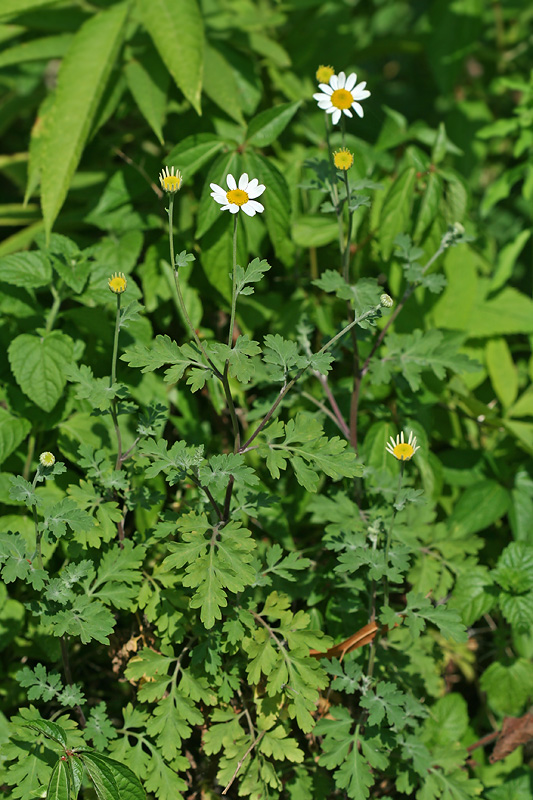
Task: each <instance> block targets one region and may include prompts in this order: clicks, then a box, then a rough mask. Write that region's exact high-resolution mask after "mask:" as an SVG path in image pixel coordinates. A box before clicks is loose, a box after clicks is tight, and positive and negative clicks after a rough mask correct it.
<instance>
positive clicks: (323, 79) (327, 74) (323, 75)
mask: <svg viewBox="0 0 533 800" xmlns="http://www.w3.org/2000/svg"><path fill="white" fill-rule="evenodd" d="M332 75H335V70H334V69H333V67H325V66H324V65H323V64H321V65H320V66H319V68H318V69H317V71H316V79H317V81H318V82H319V83H329V79H330V78H331V76H332Z"/></svg>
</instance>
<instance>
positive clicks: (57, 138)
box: [41, 3, 129, 233]
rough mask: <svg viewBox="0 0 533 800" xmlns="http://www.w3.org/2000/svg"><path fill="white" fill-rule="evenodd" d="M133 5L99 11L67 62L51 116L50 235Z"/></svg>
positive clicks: (47, 157)
mask: <svg viewBox="0 0 533 800" xmlns="http://www.w3.org/2000/svg"><path fill="white" fill-rule="evenodd" d="M128 11H129V3H118V4H115V5H114V6H112V7H111V8H109V9H106V10H104V11H99V12H98V13H96V14H94V15H93V16H91V17H89V19H88V20H87V21H86V22H84V23H83V25H82V26H81V28H80V29H79V30H78V32H77V33H76V34H75V36H74V38H73V40H72V44H71V46H70V48H69V50H68V52H67V55H66V56H65V58H64V59H63V62H62V64H61V67H60V70H59V74H58V78H57V87H56V91H55V98H54V102H53V105H52V108H51V109H50V112H49V114H48V115H47V128H46V140H45V147H44V152H43V158H42V176H41V192H42V206H43V216H44V221H45V227H46V230H47V232H48V233H49V232H50V231H51V229H52V226H53V224H54V222H55V219H56V217H57V215H58V213H59V210H60V208H61V206H62V205H63V202H64V200H65V197H66V195H67V191H68V188H69V185H70V182H71V179H72V176H73V174H74V172H75V171H76V168H77V166H78V163H79V160H80V158H81V154H82V151H83V148H84V146H85V143H86V141H87V138H88V136H89V133H90V131H91V127H92V125H93V122H94V120H95V117H96V113H97V110H98V105H99V103H100V100H101V99H102V97H103V94H104V91H105V88H106V85H107V81H108V79H109V76H110V74H111V71H112V69H113V65H114V63H115V59H116V57H117V54H118V50H119V47H120V43H121V40H122V36H123V32H124V27H125V24H126V19H127V15H128Z"/></svg>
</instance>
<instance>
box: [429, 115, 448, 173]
mask: <svg viewBox="0 0 533 800" xmlns="http://www.w3.org/2000/svg"><path fill="white" fill-rule="evenodd" d="M446 141H447V137H446V126H445V125H444V122H441V123H440V124H439V127H438V130H437V136H436V137H435V143H434V145H433V150H432V151H431V163H432V164H439V163H440V162H441V161H442V160H443V158H444V156H445V155H446ZM434 174H435V173H431V175H434ZM431 175H430V177H431Z"/></svg>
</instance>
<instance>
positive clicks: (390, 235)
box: [379, 167, 416, 261]
mask: <svg viewBox="0 0 533 800" xmlns="http://www.w3.org/2000/svg"><path fill="white" fill-rule="evenodd" d="M415 183H416V167H407V169H404V170H403V172H401V173H400V174H399V175H398V177H397V178H396V180H395V181H394V182H393V183H392V185H391V186H390V188H389V191H388V192H387V194H386V196H385V200H384V202H383V206H382V208H381V215H380V221H379V244H380V247H381V254H382V256H383V258H384V259H385V260H386V261H388V259H389V258H390V256H391V253H392V251H393V247H394V240H395V238H396V236H397V235H398V234H399V233H403V232H404V231H405V230H406V228H408V227H410V226H409V221H410V215H411V206H412V203H413V195H414V188H415Z"/></svg>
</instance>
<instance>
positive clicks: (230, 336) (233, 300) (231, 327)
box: [228, 214, 239, 347]
mask: <svg viewBox="0 0 533 800" xmlns="http://www.w3.org/2000/svg"><path fill="white" fill-rule="evenodd" d="M238 216H239V215H238V214H234V215H233V270H232V291H231V318H230V322H229V334H228V347H232V346H233V331H234V328H235V311H236V308H237V218H238Z"/></svg>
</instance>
